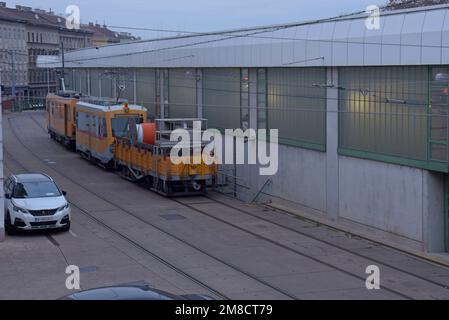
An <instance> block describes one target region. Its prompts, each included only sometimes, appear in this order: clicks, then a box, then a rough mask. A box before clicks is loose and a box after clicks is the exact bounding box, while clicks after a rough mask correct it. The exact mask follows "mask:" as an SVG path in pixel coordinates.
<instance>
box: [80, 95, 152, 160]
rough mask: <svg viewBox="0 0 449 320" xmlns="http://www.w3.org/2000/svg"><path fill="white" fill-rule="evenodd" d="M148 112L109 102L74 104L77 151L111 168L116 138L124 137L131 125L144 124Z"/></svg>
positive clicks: (135, 106)
mask: <svg viewBox="0 0 449 320" xmlns="http://www.w3.org/2000/svg"><path fill="white" fill-rule="evenodd" d="M146 118H147V111H146V109H145V108H144V107H142V106H138V105H128V104H127V103H125V104H117V103H116V102H115V101H112V100H106V99H101V100H93V99H92V98H91V99H89V100H87V99H84V100H81V101H78V103H77V104H76V112H75V122H76V150H77V152H78V153H80V154H81V155H82V156H83V157H85V158H87V159H88V160H90V161H92V162H95V163H98V164H99V165H101V166H105V167H111V166H113V165H114V150H113V145H114V141H115V138H117V137H122V136H123V135H124V134H126V131H127V127H128V125H129V123H130V122H133V123H136V122H137V123H139V122H144V121H145V120H146Z"/></svg>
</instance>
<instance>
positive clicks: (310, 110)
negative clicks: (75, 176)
mask: <svg viewBox="0 0 449 320" xmlns="http://www.w3.org/2000/svg"><path fill="white" fill-rule="evenodd" d="M25 98H27V97H25ZM30 98H31V99H38V100H39V99H41V100H46V97H39V96H35V97H33V96H30ZM104 98H107V97H104ZM137 104H149V105H155V106H157V105H159V103H157V102H155V101H137ZM165 105H177V106H185V107H197V106H198V105H197V104H188V103H180V102H171V103H170V102H166V103H165ZM202 107H203V108H206V109H208V108H211V109H216V108H218V109H219V108H223V109H238V110H240V109H242V108H244V109H245V108H246V109H248V110H251V109H258V110H266V111H270V112H272V113H276V112H282V111H290V112H306V113H322V114H328V113H341V114H356V115H362V116H363V115H373V116H388V115H390V116H398V117H399V116H407V117H435V118H438V117H449V115H448V114H447V112H446V114H436V113H427V112H420V113H416V112H410V111H408V112H378V111H376V112H373V111H352V110H341V109H338V110H328V109H324V108H321V109H320V108H310V107H309V108H306V107H279V106H268V107H257V108H254V107H249V106H248V107H245V106H243V107H242V106H239V105H213V104H203V105H202ZM366 108H368V107H363V108H359V109H360V110H361V109H366ZM372 108H373V107H372Z"/></svg>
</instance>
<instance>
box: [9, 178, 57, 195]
mask: <svg viewBox="0 0 449 320" xmlns="http://www.w3.org/2000/svg"><path fill="white" fill-rule="evenodd" d="M60 196H61V191H60V190H59V189H58V187H57V186H56V185H55V184H54V182H52V181H39V182H23V183H17V185H16V186H15V187H14V191H13V195H12V197H13V198H15V199H29V198H50V197H60Z"/></svg>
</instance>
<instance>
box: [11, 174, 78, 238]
mask: <svg viewBox="0 0 449 320" xmlns="http://www.w3.org/2000/svg"><path fill="white" fill-rule="evenodd" d="M4 188H5V229H6V231H7V233H8V234H14V233H16V232H17V231H19V230H36V229H61V230H63V231H69V230H70V221H71V212H70V205H69V203H68V202H67V200H66V198H65V195H66V193H65V192H64V191H61V190H60V189H59V188H58V186H57V185H56V184H55V182H54V181H53V179H52V178H50V177H49V176H47V175H44V174H17V175H12V176H10V177H9V178H8V179H6V181H5V185H4Z"/></svg>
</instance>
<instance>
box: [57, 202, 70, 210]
mask: <svg viewBox="0 0 449 320" xmlns="http://www.w3.org/2000/svg"><path fill="white" fill-rule="evenodd" d="M68 208H70V204H68V203H66V205H65V206H62V207H61V208H59V209H58V211H64V210H67V209H68Z"/></svg>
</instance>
